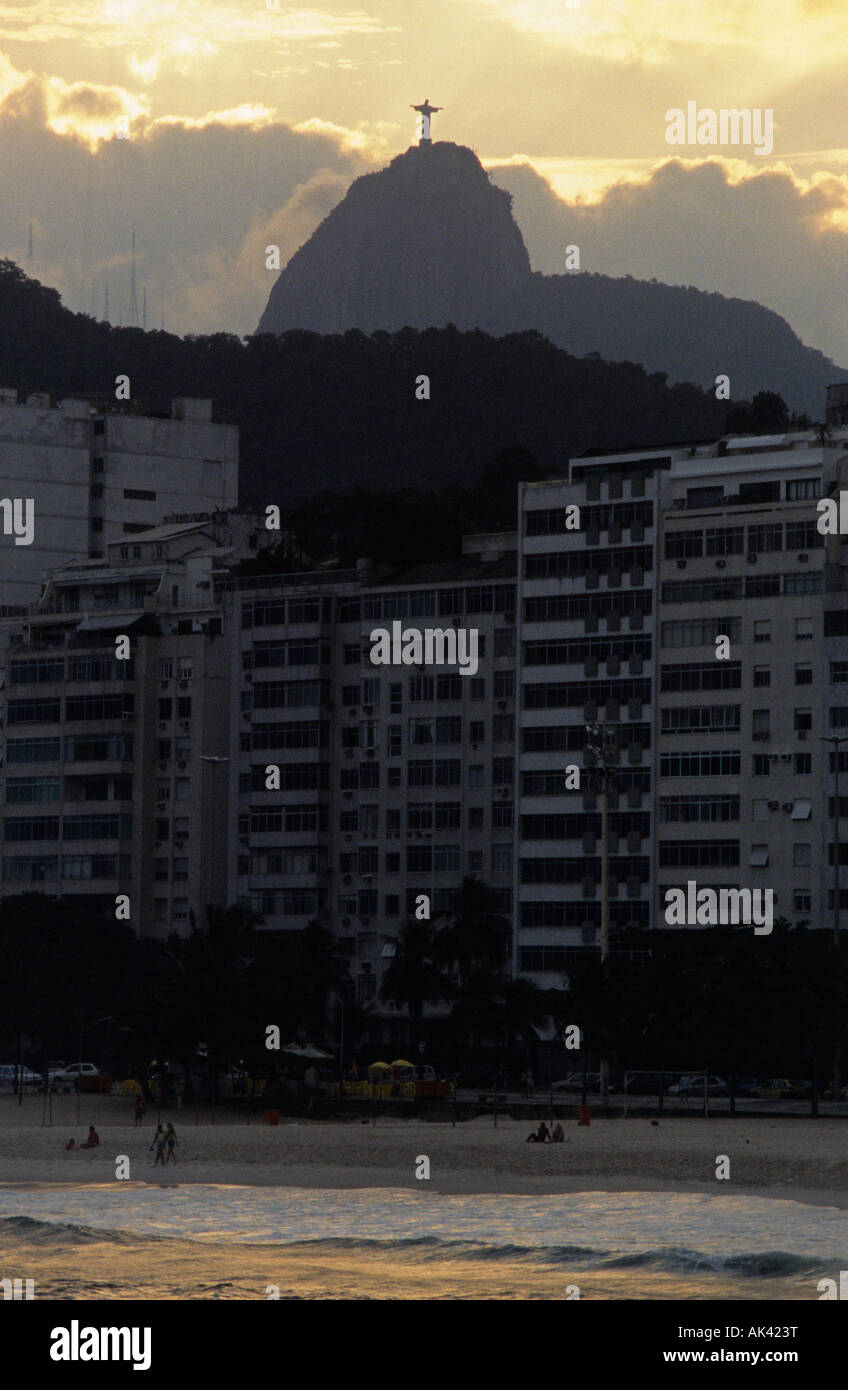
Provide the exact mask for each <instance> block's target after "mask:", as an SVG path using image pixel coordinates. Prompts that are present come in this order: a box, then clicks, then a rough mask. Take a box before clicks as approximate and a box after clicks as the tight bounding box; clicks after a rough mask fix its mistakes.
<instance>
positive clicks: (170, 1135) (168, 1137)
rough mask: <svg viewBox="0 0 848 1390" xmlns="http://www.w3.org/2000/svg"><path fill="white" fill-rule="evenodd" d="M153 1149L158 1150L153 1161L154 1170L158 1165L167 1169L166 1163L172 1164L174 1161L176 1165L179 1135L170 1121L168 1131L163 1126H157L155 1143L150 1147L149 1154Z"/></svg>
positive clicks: (154, 1137)
mask: <svg viewBox="0 0 848 1390" xmlns="http://www.w3.org/2000/svg"><path fill="white" fill-rule="evenodd" d="M166 1148H167V1150H168V1156H167V1158H166V1157H165V1150H166ZM152 1149H155V1150H156V1157H155V1158H154V1160H153V1167H154V1168H155V1167H156V1164H157V1163H161V1164H162V1167H163V1168H164V1167H165V1164H166V1163H171V1162H172V1161H173V1162H174V1163H176V1161H177V1135H176V1131H175V1129H174V1126H173V1125H172V1124H171V1122H170V1120H169V1121H168V1127H167V1129H163V1128H162V1126H161V1125H157V1126H156V1133H155V1134H154V1136H153V1143H152V1144H151V1145H150V1148H149V1149H148V1151H147V1152H148V1153H150V1152H151V1150H152Z"/></svg>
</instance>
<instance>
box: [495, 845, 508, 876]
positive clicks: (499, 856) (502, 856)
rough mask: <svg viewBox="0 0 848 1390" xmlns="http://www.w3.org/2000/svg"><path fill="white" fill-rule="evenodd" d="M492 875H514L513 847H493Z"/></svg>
mask: <svg viewBox="0 0 848 1390" xmlns="http://www.w3.org/2000/svg"><path fill="white" fill-rule="evenodd" d="M492 873H493V874H510V873H512V845H492Z"/></svg>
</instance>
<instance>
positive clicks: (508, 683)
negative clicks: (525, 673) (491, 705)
mask: <svg viewBox="0 0 848 1390" xmlns="http://www.w3.org/2000/svg"><path fill="white" fill-rule="evenodd" d="M514 695H515V672H514V671H496V672H495V699H496V700H504V699H511V698H512V697H513V696H514Z"/></svg>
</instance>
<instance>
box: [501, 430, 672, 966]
mask: <svg viewBox="0 0 848 1390" xmlns="http://www.w3.org/2000/svg"><path fill="white" fill-rule="evenodd" d="M670 462H671V459H670V455H669V454H668V453H665V452H662V451H656V452H645V453H631V454H626V453H619V454H613V455H603V456H598V457H593V456H591V455H587V456H586V457H584V458H580V459H575V460H572V463H571V468H570V478H569V479H568V480H564V481H556V482H542V483H528V484H522V485H521V487H520V489H519V523H520V524H519V579H518V589H519V604H518V677H519V687H520V689H519V705H518V739H519V742H518V777H519V785H518V788H517V823H516V855H515V857H516V873H515V896H516V932H515V969H516V971H517V972H519V973H521V974H530V975H532V976H533V977H534V978H536V979H538V980H539V981H540V983H545V984H549V985H560V984H561V983H562V977H563V974H565V973H567V970H568V966H569V963H571V962H572V961H573V960H574V959H575V952H577V951H580V950H585V949H586V948H589V947H594V946H596V945H597V944H598V940H599V929H600V922H601V897H600V886H601V842H600V835H601V815H600V808H599V799H598V783H597V780H596V779H594V778H593V776H592V774H591V773H589V772H588V770H587V767H586V765H585V762H584V750H585V747H586V742H587V725H590V724H593V723H596V722H598V721H600V722H603V723H605V724H607V725H608V726H613V727H614V742H615V758H616V759H617V764H618V766H617V770H616V773H615V777H614V779H613V782H612V784H611V787H610V792H609V810H610V819H609V854H610V881H609V894H610V926H611V929H613V930H614V929H615V928H617V927H627V926H637V927H643V926H644V927H646V926H648V925H649V922H650V903H651V897H652V856H651V844H652V818H651V805H652V802H651V792H652V764H651V758H652V748H653V723H654V716H653V711H654V698H655V672H654V666H655V630H656V628H655V621H656V531H657V513H658V505H659V503H658V498H659V492H660V486H661V484H660V479H661V477H662V473H663V470H665V469H668V468H669V466H670ZM575 505H576V506H577V507H578V508H579V525H577V526H575V524H574V523H575V521H576V517H575V515H574V513H573V510H572V509H573V508H574V506H575ZM569 767H571V768H573V767H577V769H578V770H579V777H580V783H579V788H576V787H574V786H573V785H571V783H572V781H573V778H569V777H568V776H567V775H566V774H567V769H568V768H569Z"/></svg>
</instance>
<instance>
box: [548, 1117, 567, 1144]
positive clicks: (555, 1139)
mask: <svg viewBox="0 0 848 1390" xmlns="http://www.w3.org/2000/svg"><path fill="white" fill-rule="evenodd" d="M551 1143H552V1144H564V1143H565V1130H564V1129H563V1127H562V1125H561V1124H560V1122H559V1120H557V1122H556V1124H555V1125H554V1128H553V1133H552V1134H551Z"/></svg>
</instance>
